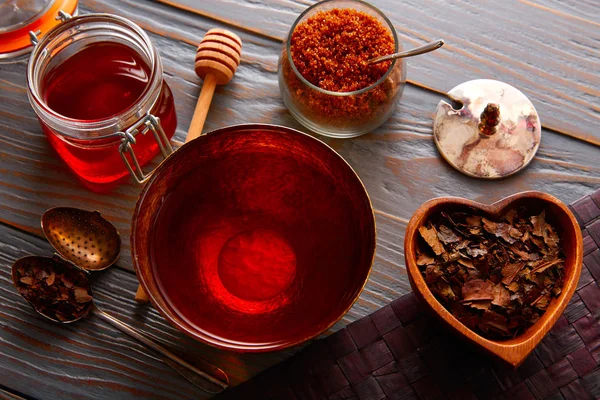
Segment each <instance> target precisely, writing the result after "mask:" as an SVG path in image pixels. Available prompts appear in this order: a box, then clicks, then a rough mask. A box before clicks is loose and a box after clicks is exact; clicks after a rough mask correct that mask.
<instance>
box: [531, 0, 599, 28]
mask: <svg viewBox="0 0 600 400" xmlns="http://www.w3.org/2000/svg"><path fill="white" fill-rule="evenodd" d="M520 1H521V2H523V3H528V4H531V5H532V6H534V7H539V8H543V9H545V10H547V11H549V12H551V13H554V14H557V15H562V16H564V17H565V18H576V19H582V20H586V21H592V22H596V24H600V8H599V7H598V2H597V1H596V0H520Z"/></svg>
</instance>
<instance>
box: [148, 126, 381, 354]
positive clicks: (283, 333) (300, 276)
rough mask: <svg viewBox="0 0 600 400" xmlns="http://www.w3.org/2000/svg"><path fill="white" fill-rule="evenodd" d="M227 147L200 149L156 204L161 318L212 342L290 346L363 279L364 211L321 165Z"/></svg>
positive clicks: (153, 249) (366, 256) (327, 318)
mask: <svg viewBox="0 0 600 400" xmlns="http://www.w3.org/2000/svg"><path fill="white" fill-rule="evenodd" d="M242 135H246V133H240V134H239V136H240V137H241V136H242ZM248 135H249V134H248ZM209 136H210V135H209ZM234 140H237V141H238V143H239V140H241V138H240V139H234ZM239 147H240V148H241V149H242V150H240V152H232V151H231V148H230V146H227V145H223V146H218V145H217V146H214V148H209V147H203V148H202V154H203V156H204V157H199V158H198V159H197V163H196V162H195V163H194V169H193V171H192V172H190V173H188V174H187V175H186V176H185V177H183V178H181V180H180V181H179V182H178V183H177V185H176V187H175V188H174V189H173V190H170V191H169V194H168V195H167V196H165V197H164V200H163V203H162V206H160V211H159V212H158V213H157V216H156V217H155V218H156V219H155V222H154V226H153V228H152V233H151V235H152V240H151V243H152V244H151V246H150V250H149V251H150V257H151V264H152V265H153V269H154V274H155V276H156V277H157V281H158V283H159V286H161V292H162V293H163V294H165V297H166V300H167V301H168V302H169V303H170V304H171V305H172V307H173V309H174V310H176V312H177V313H178V314H179V315H180V316H181V317H183V318H184V319H186V320H187V321H188V322H189V323H191V324H192V325H195V326H197V327H198V328H200V329H202V330H203V331H205V332H206V333H207V334H209V335H211V336H213V337H214V338H216V339H217V340H220V341H229V342H238V343H251V344H256V343H263V344H274V343H278V342H277V340H279V339H280V338H282V337H285V338H286V339H288V340H289V341H293V340H296V341H301V340H303V339H306V338H307V336H308V333H307V332H314V330H315V328H321V329H324V328H325V326H326V324H327V323H328V322H331V321H332V320H335V318H336V316H338V315H339V314H340V312H341V311H344V310H345V308H344V307H348V306H343V304H348V302H349V299H352V298H353V296H354V295H355V294H356V291H357V290H359V289H360V286H361V285H362V282H363V281H364V279H365V277H366V273H367V271H368V267H369V266H370V261H371V258H370V257H372V254H370V253H369V252H368V250H365V248H366V246H364V245H363V244H364V243H365V242H368V239H367V238H365V237H362V236H361V235H360V234H358V233H357V232H360V231H361V230H360V228H359V227H358V225H359V223H360V222H359V221H360V218H359V217H358V216H357V215H358V213H359V212H358V211H357V209H360V212H363V213H364V202H363V203H360V201H361V200H359V197H358V196H354V200H351V199H352V197H351V196H350V195H348V192H349V191H350V189H349V187H351V185H348V184H345V183H344V182H342V183H341V184H340V183H338V182H337V177H336V176H332V175H331V171H330V170H328V166H326V165H323V164H326V161H324V162H323V163H322V164H321V165H305V164H304V163H303V161H302V160H299V159H297V158H296V157H295V156H294V155H293V154H292V153H293V151H290V150H289V149H284V150H276V149H273V150H271V148H269V147H267V148H265V147H262V148H261V149H260V150H257V151H253V149H252V144H251V143H248V144H246V143H243V144H241V145H239ZM212 151H214V152H216V153H218V156H217V158H216V159H215V158H211V157H210V156H211V152H212ZM286 151H287V153H286ZM231 153H233V154H231ZM204 158H206V159H207V160H210V161H207V162H204V161H203V159H204ZM317 162H318V161H317ZM170 179H172V178H170ZM340 179H343V178H340ZM357 203H358V204H360V205H357ZM371 239H372V237H371ZM356 282H358V283H356Z"/></svg>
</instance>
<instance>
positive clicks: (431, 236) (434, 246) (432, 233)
mask: <svg viewBox="0 0 600 400" xmlns="http://www.w3.org/2000/svg"><path fill="white" fill-rule="evenodd" d="M419 233H420V234H421V237H422V238H423V239H425V242H427V244H428V245H429V247H431V250H433V252H434V253H435V255H436V256H439V255H440V254H442V253H443V252H444V246H443V245H442V243H440V241H439V239H438V237H437V231H436V230H435V228H433V227H432V228H431V229H427V228H426V227H424V226H422V227H420V228H419Z"/></svg>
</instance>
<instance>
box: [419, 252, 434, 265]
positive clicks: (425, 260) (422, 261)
mask: <svg viewBox="0 0 600 400" xmlns="http://www.w3.org/2000/svg"><path fill="white" fill-rule="evenodd" d="M434 262H435V258H433V257H431V256H430V255H429V254H427V253H421V254H419V256H418V257H417V265H418V266H423V265H429V264H433V263H434Z"/></svg>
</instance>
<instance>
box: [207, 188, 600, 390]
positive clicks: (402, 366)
mask: <svg viewBox="0 0 600 400" xmlns="http://www.w3.org/2000/svg"><path fill="white" fill-rule="evenodd" d="M570 207H571V210H572V211H573V212H574V214H575V215H576V217H577V219H578V220H579V223H580V224H581V226H582V231H583V241H584V261H583V262H584V265H583V268H582V273H581V279H580V280H579V285H578V286H577V291H576V292H575V294H574V295H573V299H572V300H571V302H570V303H569V305H568V306H567V308H566V310H565V313H564V314H563V315H562V316H561V318H560V319H559V320H558V322H557V323H556V325H555V326H554V327H553V329H552V330H551V331H550V333H549V334H548V335H547V336H546V338H544V340H543V341H542V342H541V343H540V345H539V346H538V347H537V348H536V349H535V351H534V352H533V353H531V355H530V356H529V357H528V358H527V360H526V361H525V363H524V364H523V365H522V366H521V367H519V368H518V369H516V370H515V369H512V368H510V367H506V366H504V365H501V364H499V363H497V362H495V361H493V360H491V359H490V358H489V357H487V356H484V355H482V354H481V353H478V352H477V351H476V350H474V349H473V348H472V347H470V346H468V345H467V344H464V343H462V342H461V341H460V340H458V339H457V338H455V337H454V336H453V335H451V334H450V333H448V332H446V331H445V330H444V328H443V327H442V326H441V325H439V324H438V322H437V321H435V320H433V319H432V318H430V317H429V316H428V315H426V314H425V313H423V312H422V310H421V309H420V305H419V304H418V302H417V300H416V298H415V297H414V295H413V294H412V293H410V294H407V295H405V296H402V297H401V298H399V299H397V300H395V301H394V302H393V303H391V304H390V305H387V306H385V307H383V308H381V309H379V310H378V311H376V312H374V313H373V314H371V315H368V316H366V317H364V318H362V319H360V320H358V321H355V322H353V323H352V324H350V325H348V326H347V327H346V328H344V329H342V330H340V331H338V332H336V333H334V334H333V335H331V336H329V337H327V338H325V339H320V340H316V341H314V342H313V343H311V344H310V345H309V346H308V347H306V348H305V349H303V350H302V351H301V352H300V353H298V354H296V355H295V356H294V357H292V358H291V359H289V360H286V361H285V362H283V363H280V364H278V365H276V366H274V367H272V368H270V369H268V370H266V371H264V372H263V373H261V374H259V375H257V376H256V377H254V378H253V379H251V380H249V381H248V382H245V383H243V384H241V385H240V386H237V387H235V388H233V389H231V390H229V391H227V392H225V393H224V394H223V395H221V396H220V397H218V398H219V399H244V400H246V399H247V400H252V399H260V400H283V399H285V400H313V399H314V400H317V399H319V400H320V399H323V400H333V399H348V400H349V399H355V400H382V399H390V400H400V399H422V400H423V399H438V398H439V399H461V400H463V399H494V398H510V399H567V400H571V399H573V400H584V399H598V398H600V368H599V365H600V323H599V321H600V287H599V285H598V281H599V280H600V190H598V191H596V192H595V193H594V194H592V195H591V196H586V197H584V198H582V199H580V200H578V201H576V202H575V203H573V204H572V205H571V206H570Z"/></svg>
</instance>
